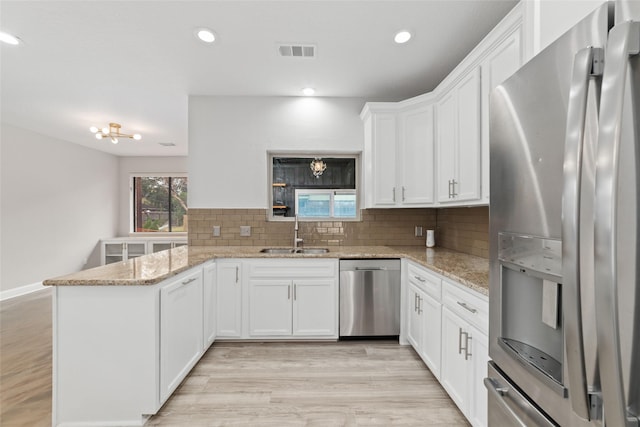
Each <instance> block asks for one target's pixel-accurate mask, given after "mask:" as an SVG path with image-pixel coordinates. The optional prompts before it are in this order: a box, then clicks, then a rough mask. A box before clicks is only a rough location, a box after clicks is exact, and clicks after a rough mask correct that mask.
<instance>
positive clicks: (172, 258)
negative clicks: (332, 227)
mask: <svg viewBox="0 0 640 427" xmlns="http://www.w3.org/2000/svg"><path fill="white" fill-rule="evenodd" d="M261 249H262V247H257V246H192V247H187V246H182V247H179V248H175V249H171V250H167V251H162V252H157V253H154V254H149V255H145V256H142V257H138V258H133V259H130V260H127V261H123V262H119V263H113V264H108V265H104V266H101V267H96V268H92V269H89V270H83V271H79V272H77V273H73V274H69V275H66V276H61V277H56V278H54V279H48V280H45V281H44V282H43V284H44V285H45V286H122V285H129V286H140V285H154V284H156V283H159V282H161V281H163V280H165V279H167V278H169V277H172V276H175V275H177V274H179V273H181V272H183V271H185V270H187V269H189V268H190V267H194V266H196V265H199V264H202V263H204V262H206V261H208V260H212V259H217V258H342V259H349V258H407V259H410V260H411V261H414V262H416V263H417V264H420V265H422V266H424V267H427V268H429V269H431V270H433V271H435V272H436V273H439V274H441V275H443V276H445V277H448V278H451V279H453V280H455V281H457V282H459V283H461V284H463V285H466V286H468V287H469V288H471V289H473V290H475V291H477V292H480V293H482V294H484V295H488V294H489V260H487V259H484V258H480V257H476V256H472V255H467V254H463V253H461V252H456V251H452V250H449V249H444V248H425V247H424V246H330V247H329V250H330V252H329V253H326V254H263V253H260V250H261Z"/></svg>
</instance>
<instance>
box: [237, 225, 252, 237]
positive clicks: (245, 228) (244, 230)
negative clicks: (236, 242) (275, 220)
mask: <svg viewBox="0 0 640 427" xmlns="http://www.w3.org/2000/svg"><path fill="white" fill-rule="evenodd" d="M249 236H251V226H250V225H241V226H240V237H249Z"/></svg>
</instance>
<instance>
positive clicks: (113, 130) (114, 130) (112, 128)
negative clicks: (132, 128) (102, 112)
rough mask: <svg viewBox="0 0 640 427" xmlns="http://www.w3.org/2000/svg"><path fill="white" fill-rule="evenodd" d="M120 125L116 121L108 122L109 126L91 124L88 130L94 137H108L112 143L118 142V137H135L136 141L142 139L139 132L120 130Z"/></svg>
mask: <svg viewBox="0 0 640 427" xmlns="http://www.w3.org/2000/svg"><path fill="white" fill-rule="evenodd" d="M121 127H122V126H120V124H118V123H109V127H103V128H102V129H98V128H97V127H95V126H91V127H90V128H89V131H91V133H94V134H95V135H96V139H102V138H109V139H111V142H112V143H114V144H117V143H118V139H119V138H130V139H135V140H136V141H140V140H141V139H142V135H140V134H139V133H134V134H128V133H122V132H120V128H121Z"/></svg>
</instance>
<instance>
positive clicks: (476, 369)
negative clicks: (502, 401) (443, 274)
mask: <svg viewBox="0 0 640 427" xmlns="http://www.w3.org/2000/svg"><path fill="white" fill-rule="evenodd" d="M404 272H405V273H404V274H405V278H404V282H403V283H404V286H405V295H406V301H405V307H404V310H405V327H406V331H405V336H406V339H407V341H408V342H409V344H411V346H412V347H413V348H414V349H415V350H416V352H417V353H418V355H419V356H420V357H421V358H422V360H423V361H424V362H425V364H426V365H427V366H428V367H429V369H430V370H431V372H432V373H433V375H434V376H435V377H436V378H438V380H439V381H440V383H441V384H442V386H443V387H444V389H445V390H446V391H447V393H449V396H450V397H451V399H452V400H453V401H454V402H455V403H456V405H457V406H458V407H459V408H460V410H461V411H462V413H463V414H464V415H465V416H466V417H467V419H468V420H469V421H470V423H471V424H472V425H473V426H474V427H479V426H486V425H487V391H486V389H485V388H484V378H485V377H486V374H487V362H488V361H489V350H488V338H487V330H488V299H487V297H486V296H484V295H481V294H478V293H477V292H475V291H472V290H469V289H468V288H466V287H464V286H462V285H459V284H456V283H453V282H451V281H450V280H449V279H446V280H445V279H441V278H440V277H439V276H438V275H436V274H433V273H431V272H429V271H428V270H427V269H424V268H422V267H421V266H419V265H417V264H415V263H413V262H411V261H408V262H407V267H406V269H405V270H404Z"/></svg>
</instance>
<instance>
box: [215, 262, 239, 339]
mask: <svg viewBox="0 0 640 427" xmlns="http://www.w3.org/2000/svg"><path fill="white" fill-rule="evenodd" d="M217 270H218V274H217V277H218V280H217V287H218V297H217V301H216V316H217V321H216V323H217V325H218V331H217V334H216V335H217V336H218V337H234V338H240V336H241V334H242V277H241V275H242V264H240V263H239V262H219V263H218V267H217Z"/></svg>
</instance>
